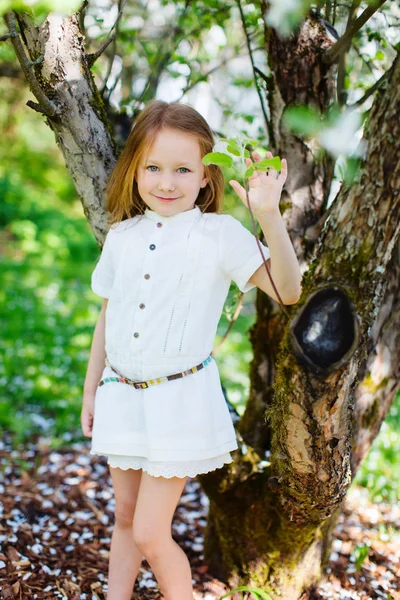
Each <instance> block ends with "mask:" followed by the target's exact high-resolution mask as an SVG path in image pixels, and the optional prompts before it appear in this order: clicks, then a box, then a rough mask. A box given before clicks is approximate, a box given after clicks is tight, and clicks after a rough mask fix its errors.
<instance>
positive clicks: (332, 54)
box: [322, 0, 386, 65]
mask: <svg viewBox="0 0 400 600" xmlns="http://www.w3.org/2000/svg"><path fill="white" fill-rule="evenodd" d="M385 2H386V0H374V1H373V2H371V4H370V5H369V6H368V7H367V8H366V9H365V10H364V12H363V13H362V14H361V15H360V16H359V17H358V18H357V19H355V20H354V21H353V23H352V24H351V26H350V27H349V28H348V29H347V31H346V32H345V34H344V35H342V37H341V38H340V40H338V41H337V42H336V43H335V44H334V45H333V46H332V48H330V49H329V50H327V51H326V52H325V54H324V55H323V57H322V60H323V62H324V63H325V64H326V65H331V64H333V63H334V62H335V60H336V58H337V57H338V55H339V54H340V53H341V52H343V51H344V50H345V49H346V48H347V47H348V46H349V44H350V42H351V40H352V39H353V37H354V35H355V34H356V33H357V31H359V30H360V29H361V27H362V26H363V25H364V24H365V23H366V22H367V21H368V19H370V18H371V17H372V15H373V14H374V13H375V12H376V11H377V10H378V9H379V8H380V7H381V6H382V4H384V3H385Z"/></svg>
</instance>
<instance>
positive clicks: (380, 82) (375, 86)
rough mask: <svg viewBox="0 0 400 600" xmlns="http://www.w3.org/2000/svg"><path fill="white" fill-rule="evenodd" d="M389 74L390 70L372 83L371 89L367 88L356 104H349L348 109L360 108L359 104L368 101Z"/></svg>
mask: <svg viewBox="0 0 400 600" xmlns="http://www.w3.org/2000/svg"><path fill="white" fill-rule="evenodd" d="M389 72H390V69H389V70H387V71H386V72H385V73H384V74H383V75H382V77H380V78H379V79H378V81H375V83H374V84H373V85H371V87H370V88H368V90H367V91H366V92H365V94H364V96H362V97H361V98H360V99H359V100H357V101H356V102H354V103H353V104H351V105H350V106H349V107H348V108H355V107H356V106H361V104H364V102H365V101H366V100H368V98H369V97H370V96H372V94H373V93H374V92H376V90H377V89H378V88H380V87H381V85H382V83H383V82H384V81H386V79H387V78H388V74H389Z"/></svg>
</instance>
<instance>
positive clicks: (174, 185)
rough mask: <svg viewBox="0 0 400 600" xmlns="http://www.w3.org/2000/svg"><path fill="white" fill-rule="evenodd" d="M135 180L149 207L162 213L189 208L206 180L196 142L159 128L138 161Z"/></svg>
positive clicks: (168, 213)
mask: <svg viewBox="0 0 400 600" xmlns="http://www.w3.org/2000/svg"><path fill="white" fill-rule="evenodd" d="M135 179H136V182H137V186H138V190H139V194H140V196H141V198H142V200H143V201H144V202H145V204H147V206H148V207H149V208H150V210H154V211H156V212H158V213H160V214H162V215H164V216H172V215H175V214H177V213H179V212H182V211H185V210H191V209H192V208H194V205H195V201H196V199H197V196H198V194H199V191H200V188H203V187H205V186H206V185H207V182H208V180H207V178H206V177H205V176H204V165H203V163H202V162H201V151H200V145H199V143H198V141H197V140H196V139H195V138H194V137H192V136H191V135H189V134H186V133H183V132H181V131H178V130H176V129H170V128H165V129H163V130H161V131H160V132H159V133H158V135H157V137H156V139H155V141H154V143H153V145H152V146H151V148H150V149H149V151H148V154H147V157H146V156H143V157H142V159H141V161H140V162H139V164H138V167H137V171H136V175H135Z"/></svg>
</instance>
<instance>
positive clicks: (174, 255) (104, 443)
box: [90, 205, 269, 477]
mask: <svg viewBox="0 0 400 600" xmlns="http://www.w3.org/2000/svg"><path fill="white" fill-rule="evenodd" d="M260 244H261V247H262V250H263V253H264V256H265V258H266V259H267V258H268V257H269V250H268V247H267V246H265V245H264V244H262V243H261V242H260ZM261 264H262V258H261V255H260V251H259V249H258V247H257V243H256V240H255V237H254V235H253V234H252V233H251V232H250V231H249V230H248V229H247V228H246V227H244V226H243V225H242V224H241V223H240V221H238V220H237V219H235V218H234V217H232V216H231V215H227V214H217V213H204V214H203V213H202V212H201V210H200V208H199V207H198V206H197V205H195V207H194V208H193V209H191V210H188V211H184V212H181V213H178V214H176V215H173V216H168V217H166V216H162V215H160V214H158V213H157V212H155V211H153V210H150V209H149V208H146V210H145V213H144V215H138V216H135V217H132V218H130V219H127V220H125V221H122V222H121V223H118V224H117V225H116V226H115V225H112V226H111V228H110V230H109V231H108V233H107V236H106V240H105V243H104V246H103V250H102V253H101V255H100V258H99V260H98V261H97V264H96V265H95V268H94V271H93V273H92V279H91V288H92V290H93V292H94V293H95V294H97V295H98V296H100V297H102V298H108V305H107V310H106V315H105V320H106V321H105V350H106V355H107V358H108V360H109V362H110V364H111V365H112V366H113V367H115V368H116V369H117V370H118V371H119V372H121V373H122V374H123V375H125V376H126V377H128V378H130V379H134V380H140V381H143V380H148V379H154V378H158V377H162V376H166V375H170V374H172V373H177V372H180V371H183V370H187V369H190V368H191V367H193V366H196V365H198V364H199V363H201V362H202V361H203V360H205V359H206V358H207V357H208V356H209V355H210V352H211V351H212V348H213V344H214V339H215V335H216V331H217V326H218V322H219V319H220V317H221V313H222V310H223V306H224V303H225V300H226V298H227V295H228V292H229V287H230V284H231V281H232V280H233V281H235V283H236V284H237V286H238V287H239V289H240V290H241V291H243V292H247V291H249V290H250V289H252V288H253V287H254V285H252V284H250V283H248V280H249V278H250V277H251V276H252V275H253V273H254V272H255V271H256V270H257V269H258V267H259V266H260V265H261ZM105 377H116V374H115V373H114V372H113V371H112V370H111V369H110V368H109V367H107V366H105V367H104V370H103V374H102V378H105ZM237 448H238V444H237V440H236V435H235V430H234V427H233V423H232V419H231V416H230V413H229V409H228V405H227V403H226V401H225V398H224V395H223V391H222V388H221V382H220V377H219V371H218V367H217V364H216V362H215V360H214V358H213V357H212V356H211V361H210V362H209V363H208V364H207V365H206V366H205V367H204V368H203V369H200V370H198V371H197V372H195V373H191V374H189V375H187V376H185V377H183V378H181V379H175V380H172V381H166V382H163V383H161V384H157V385H153V386H150V387H148V388H146V389H136V388H135V387H133V386H130V385H127V384H124V383H121V382H108V383H105V384H103V385H102V386H98V387H97V390H96V396H95V408H94V419H93V430H92V438H91V450H90V453H91V454H99V455H103V456H107V457H108V464H109V465H110V466H112V467H120V468H122V469H127V468H132V469H140V468H142V469H143V470H144V471H146V472H148V473H149V474H150V475H154V476H163V477H173V476H177V477H185V476H190V477H195V476H196V475H197V474H199V473H205V472H208V471H211V470H214V469H216V468H218V467H221V466H223V465H224V464H226V463H230V462H232V460H233V458H232V456H231V454H230V451H232V450H235V449H237Z"/></svg>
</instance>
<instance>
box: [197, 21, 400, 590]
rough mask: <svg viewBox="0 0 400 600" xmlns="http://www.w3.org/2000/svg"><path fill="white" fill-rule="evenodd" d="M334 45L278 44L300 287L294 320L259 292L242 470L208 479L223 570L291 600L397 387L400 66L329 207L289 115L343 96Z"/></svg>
mask: <svg viewBox="0 0 400 600" xmlns="http://www.w3.org/2000/svg"><path fill="white" fill-rule="evenodd" d="M324 36H325V33H324V29H323V28H321V26H320V25H319V24H318V22H317V21H315V20H314V19H313V18H310V19H308V20H306V21H305V22H304V23H303V25H302V27H301V28H300V30H299V33H298V34H297V35H296V36H295V37H294V38H293V39H291V40H290V41H289V42H285V43H282V42H280V41H279V39H278V38H276V37H275V35H274V34H273V32H268V35H267V50H268V57H269V61H270V67H271V70H272V72H273V76H272V77H270V79H269V107H270V115H271V119H272V123H271V126H270V130H271V131H272V132H273V134H274V137H273V138H272V140H271V141H272V144H273V150H274V153H277V154H279V155H280V156H285V157H288V163H289V165H290V167H289V171H290V172H289V180H288V182H287V186H286V197H284V198H283V204H284V206H285V207H287V208H286V210H285V212H284V219H285V221H286V225H287V228H288V231H289V233H290V235H291V239H292V241H293V244H294V246H295V248H296V251H297V253H298V257H299V260H300V262H301V265H302V267H303V268H304V271H305V274H304V276H303V282H302V287H303V291H302V296H301V298H300V301H299V302H298V303H297V304H296V305H294V306H290V307H288V309H289V310H290V314H291V318H290V322H287V320H286V319H285V318H284V317H283V315H282V312H280V311H279V307H278V305H277V304H276V303H275V302H274V301H272V300H271V299H270V298H269V297H267V296H266V295H265V294H263V293H261V292H258V293H257V320H256V323H255V325H254V327H253V328H252V330H251V339H252V343H253V347H254V360H253V363H252V365H251V372H250V373H251V392H250V398H249V401H248V403H247V407H246V412H245V414H244V415H243V417H242V419H241V420H240V422H239V423H238V425H237V431H238V435H239V439H240V440H241V442H242V443H241V447H240V448H239V449H238V450H237V451H236V453H235V454H236V456H235V462H234V463H232V464H231V465H227V466H226V467H224V469H220V470H217V471H216V472H213V473H210V474H207V475H204V476H200V477H198V479H199V480H200V482H201V484H202V485H203V487H204V489H205V490H206V492H207V494H208V495H209V497H210V513H209V520H208V527H207V537H206V546H205V550H206V558H207V560H208V561H209V563H210V566H211V570H212V572H215V574H217V575H218V576H220V577H221V578H223V579H224V580H225V581H227V582H228V583H229V584H230V586H231V587H236V586H238V585H244V584H247V585H253V586H258V587H262V588H264V589H266V590H268V591H269V592H270V594H271V596H272V597H273V598H277V597H278V595H279V597H280V598H282V599H283V600H295V599H297V598H299V597H300V595H301V593H302V591H303V590H305V589H307V588H309V587H310V586H312V585H313V584H315V583H316V582H317V581H318V579H319V578H320V576H321V575H322V573H323V570H324V568H325V567H326V566H327V562H328V558H329V554H330V544H331V537H332V532H333V529H334V527H335V524H336V522H337V519H338V517H339V515H340V512H341V510H342V505H343V499H344V497H345V495H346V491H347V490H348V488H349V485H350V484H351V482H352V480H353V478H354V476H355V474H356V472H357V468H358V467H359V465H360V463H361V461H362V459H363V457H364V456H365V455H366V453H367V452H368V450H369V448H370V446H371V443H372V441H373V440H374V438H375V437H376V435H377V433H378V431H379V428H380V426H381V424H382V421H383V420H384V418H385V416H386V414H387V412H388V409H389V407H390V404H391V402H392V400H393V398H394V395H395V393H396V390H397V389H398V385H399V364H400V360H399V358H400V356H399V354H400V344H399V338H400V333H399V332H400V327H399V324H400V306H399V297H400V290H399V288H400V277H399V275H400V260H399V233H400V223H399V203H400V197H399V196H400V194H399V192H400V122H399V121H400V120H399V114H400V57H397V59H396V60H395V62H394V64H393V65H392V68H391V70H390V73H389V74H388V78H387V81H386V84H385V85H384V86H382V87H381V88H380V89H379V91H378V92H377V94H376V97H375V100H374V104H373V106H372V109H371V111H370V115H369V119H368V122H367V124H366V127H365V130H364V139H365V140H366V143H367V146H366V151H365V157H364V159H363V161H362V165H361V171H360V177H359V180H358V181H356V182H354V184H353V185H352V186H351V187H350V188H346V187H345V186H343V187H342V188H341V190H340V192H339V194H338V195H337V197H336V198H335V199H334V201H333V203H332V204H331V205H330V206H329V208H328V209H327V208H326V204H327V202H326V201H327V193H328V190H329V188H330V182H331V178H332V165H331V163H330V162H329V161H325V162H323V163H320V164H318V165H316V166H315V165H314V162H313V157H312V155H311V152H312V148H311V147H309V146H307V145H306V144H305V143H304V142H302V141H301V140H299V139H298V138H296V137H295V136H291V135H290V134H289V133H288V132H285V131H284V128H283V127H282V125H281V115H282V112H283V109H284V108H285V107H286V106H288V105H290V104H292V103H305V104H314V105H315V104H317V105H318V106H319V108H320V109H321V110H322V111H323V110H324V108H326V106H327V105H328V104H329V102H330V100H331V99H332V98H331V96H332V93H333V91H332V84H331V80H330V77H331V75H332V73H330V72H328V71H327V69H326V67H325V66H324V62H323V60H322V53H323V50H324V49H326V48H327V47H329V44H330V43H331V42H330V41H329V40H328V39H324ZM296 53H297V56H296ZM264 241H265V240H264ZM266 456H267V458H269V460H267V461H266V460H265V458H266Z"/></svg>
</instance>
